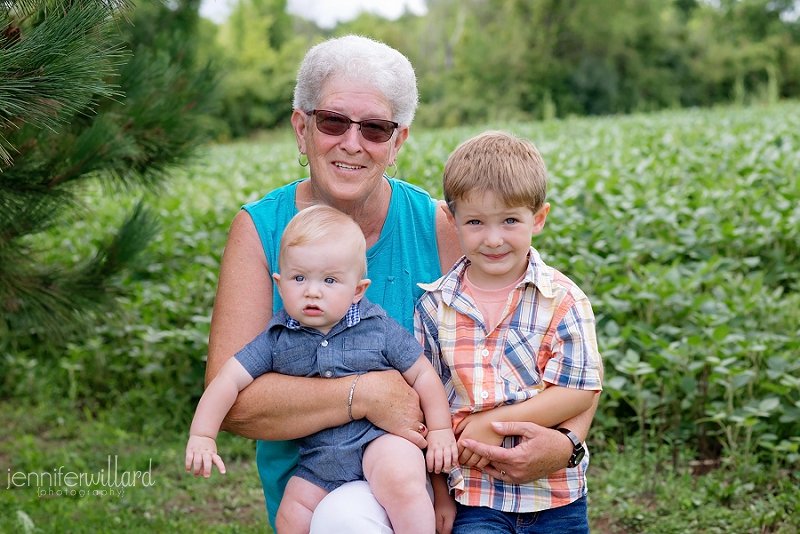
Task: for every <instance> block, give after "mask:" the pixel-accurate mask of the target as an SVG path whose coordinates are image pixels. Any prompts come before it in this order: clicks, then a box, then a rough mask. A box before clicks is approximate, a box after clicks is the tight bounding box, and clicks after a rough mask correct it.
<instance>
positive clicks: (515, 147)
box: [415, 132, 602, 534]
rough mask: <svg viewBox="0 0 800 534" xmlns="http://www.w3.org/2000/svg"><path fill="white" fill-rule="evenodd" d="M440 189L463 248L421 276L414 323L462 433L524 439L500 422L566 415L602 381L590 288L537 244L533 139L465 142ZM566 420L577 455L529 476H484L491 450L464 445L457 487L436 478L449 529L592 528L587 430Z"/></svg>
mask: <svg viewBox="0 0 800 534" xmlns="http://www.w3.org/2000/svg"><path fill="white" fill-rule="evenodd" d="M443 189H444V196H445V200H446V201H447V204H448V207H449V211H450V213H449V215H448V217H449V219H450V221H451V223H452V224H454V225H455V226H456V229H457V230H458V235H459V241H460V244H461V249H462V251H463V253H464V256H463V257H462V258H461V260H459V261H458V263H456V265H455V266H454V267H453V268H452V269H451V270H450V272H448V273H447V274H446V275H444V276H443V277H442V278H440V279H439V280H437V281H436V282H434V283H432V284H421V285H420V287H422V288H423V289H425V290H426V293H425V294H424V295H423V296H422V298H421V299H420V301H419V302H418V303H417V308H416V312H415V331H416V333H417V337H418V339H419V340H420V341H421V342H422V343H423V346H424V349H425V355H426V356H428V357H429V358H430V360H431V361H432V362H433V365H434V367H435V368H436V369H437V371H438V372H439V373H440V375H441V377H442V382H443V383H444V385H445V390H446V391H447V394H448V398H449V401H450V408H451V412H452V414H453V428H454V430H455V433H456V436H458V437H459V440H460V439H464V438H470V439H475V440H477V441H480V442H484V443H488V444H492V445H500V444H502V445H503V446H504V447H513V446H514V445H516V444H517V442H518V438H517V437H516V436H510V437H506V438H504V437H503V436H500V435H499V434H497V433H495V432H494V431H493V429H492V425H491V423H492V422H496V421H530V422H533V423H536V424H539V425H542V426H548V427H551V426H554V425H558V424H559V423H561V422H562V421H565V420H567V419H570V418H572V417H574V416H576V415H578V414H580V413H582V412H584V411H586V410H587V409H588V408H589V407H590V406H591V404H592V402H593V400H594V396H595V394H597V393H598V392H599V391H600V390H601V389H602V388H601V360H600V355H599V353H598V350H597V342H596V336H595V325H594V315H593V313H592V308H591V306H590V304H589V301H588V299H587V298H586V295H585V294H584V293H583V292H582V291H581V290H580V289H579V288H578V287H577V286H576V285H575V284H574V283H572V282H571V281H570V280H569V279H567V278H566V277H565V276H564V275H562V274H561V273H559V272H558V271H556V270H555V269H553V268H551V267H548V266H547V265H545V264H544V263H543V262H542V260H541V258H540V257H539V253H538V252H537V251H536V250H535V249H534V248H533V247H531V238H532V237H533V236H534V235H536V234H538V233H539V232H541V231H542V228H543V227H544V224H545V219H546V218H547V214H548V212H549V210H550V205H549V204H548V203H546V202H545V192H546V170H545V166H544V162H543V161H542V158H541V156H540V155H539V153H538V151H537V150H536V148H535V147H534V146H533V145H532V144H531V143H529V142H527V141H524V140H522V139H518V138H516V137H514V136H512V135H509V134H506V133H503V132H486V133H484V134H482V135H479V136H477V137H475V138H473V139H470V140H468V141H466V142H465V143H463V144H462V145H460V146H459V147H458V148H456V150H455V151H454V152H453V154H452V155H451V156H450V158H449V159H448V161H447V164H446V165H445V170H444V181H443ZM559 430H560V431H561V432H562V433H564V434H566V435H567V436H568V437H569V438H570V439H571V440H572V441H573V443H574V449H575V454H574V455H573V458H572V459H571V460H570V464H575V465H569V468H567V469H564V470H563V471H559V472H557V473H555V474H553V475H550V476H549V477H546V478H543V479H540V480H537V481H534V482H532V483H529V484H512V483H510V482H508V481H504V480H502V472H501V478H500V479H495V478H493V477H491V476H489V475H487V474H486V473H485V472H483V471H481V468H482V467H484V466H486V465H487V464H488V463H489V461H488V460H487V459H485V458H481V457H480V456H478V455H476V454H474V453H472V452H471V451H469V450H468V449H465V448H464V447H463V446H461V445H459V452H460V457H459V461H460V463H461V470H460V471H461V472H460V473H459V470H458V469H454V470H453V472H451V474H450V480H449V488H448V482H447V481H445V479H444V477H442V476H435V477H433V478H434V480H433V484H434V492H435V499H434V503H435V507H436V514H437V521H440V525H442V524H443V525H444V526H445V527H446V526H449V525H447V523H449V521H451V520H452V517H453V515H454V514H455V522H454V523H453V534H465V533H479V532H480V533H486V532H533V530H527V529H532V528H533V524H534V523H535V524H536V529H537V530H536V532H586V533H588V532H589V527H588V519H587V516H586V498H585V496H586V479H585V470H586V467H587V465H588V457H586V458H584V459H583V461H581V458H582V455H583V447H582V445H581V443H580V440H578V439H577V437H575V435H574V434H572V433H571V432H570V431H569V430H567V429H561V428H559ZM565 467H567V466H565ZM461 475H463V477H462V476H461ZM448 490H453V491H454V494H455V499H456V501H457V504H456V505H455V507H456V509H457V513H456V511H455V510H453V506H454V504H453V500H452V498H450V499H448V498H447V496H448ZM448 518H449V519H448ZM441 522H443V523H441ZM520 525H528V526H527V527H525V529H523V530H516V528H519V526H520ZM440 528H441V527H440ZM443 530H446V528H444V529H443Z"/></svg>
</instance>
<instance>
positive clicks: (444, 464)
mask: <svg viewBox="0 0 800 534" xmlns="http://www.w3.org/2000/svg"><path fill="white" fill-rule="evenodd" d="M425 459H426V460H427V464H428V471H429V472H431V473H436V474H439V473H443V472H444V473H447V472H448V471H450V468H451V467H453V464H455V463H456V461H457V460H458V446H457V445H456V437H455V436H454V435H453V430H452V429H450V428H442V429H440V430H428V451H427V452H426V453H425Z"/></svg>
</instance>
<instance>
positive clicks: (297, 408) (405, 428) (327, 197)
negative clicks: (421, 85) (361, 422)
mask: <svg viewBox="0 0 800 534" xmlns="http://www.w3.org/2000/svg"><path fill="white" fill-rule="evenodd" d="M416 105H417V88H416V78H415V76H414V70H413V68H412V67H411V64H410V63H409V62H408V60H407V59H406V58H405V57H404V56H403V55H402V54H400V53H399V52H397V51H396V50H394V49H392V48H390V47H388V46H386V45H384V44H382V43H378V42H376V41H372V40H370V39H367V38H363V37H357V36H347V37H342V38H338V39H332V40H329V41H325V42H323V43H321V44H319V45H317V46H315V47H313V48H312V49H311V50H310V51H309V52H308V54H307V55H306V57H305V59H304V60H303V62H302V64H301V65H300V71H299V73H298V77H297V86H296V88H295V96H294V112H293V114H292V126H293V128H294V132H295V136H296V138H297V144H298V148H299V151H300V156H299V160H300V162H301V165H305V164H304V163H303V161H302V160H303V158H305V157H307V158H308V159H307V161H308V163H307V165H308V167H309V174H310V177H309V178H307V179H305V180H300V181H297V182H294V183H290V184H288V185H286V186H283V187H280V188H278V189H276V190H275V191H273V192H271V193H269V194H268V195H267V196H265V197H264V198H263V199H261V200H260V201H258V202H254V203H252V204H248V205H246V206H244V208H243V210H242V211H240V212H239V213H238V214H237V215H236V217H235V218H234V220H233V223H232V225H231V228H230V235H229V237H228V242H227V245H226V247H225V252H224V255H223V258H222V266H221V270H220V277H219V287H218V290H217V298H216V302H215V304H214V314H213V319H212V322H211V335H210V341H209V355H208V367H207V372H206V381H207V382H208V381H210V380H211V379H212V378H213V377H214V376H215V375H216V374H217V372H218V371H219V369H220V368H221V367H222V365H223V364H224V363H225V362H226V361H227V360H228V359H229V358H230V357H231V356H233V355H234V354H235V353H236V352H237V351H238V350H239V349H241V348H242V347H244V345H245V344H246V343H247V342H249V341H250V340H251V339H253V338H254V337H255V336H256V335H257V334H258V333H259V332H261V331H262V330H263V329H264V328H265V327H266V325H267V323H268V322H269V320H270V318H271V317H272V314H273V313H274V312H275V311H276V310H278V309H279V308H280V307H281V306H282V303H281V300H280V296H279V295H278V293H277V291H275V289H274V287H273V281H272V273H273V272H274V271H275V270H276V269H277V266H278V249H279V245H280V242H279V241H280V235H281V233H282V232H283V229H284V227H285V226H286V224H288V222H289V220H290V219H291V218H292V217H293V216H294V215H295V214H296V213H297V212H298V211H299V210H302V209H304V208H306V207H308V206H311V205H314V204H327V205H329V206H333V207H335V208H337V209H339V210H341V211H343V212H345V213H347V214H349V215H350V216H351V217H352V218H353V219H354V220H355V221H356V222H357V223H358V224H359V226H360V227H361V229H362V230H363V232H364V236H365V238H366V242H367V248H368V250H367V261H368V269H369V278H370V279H371V280H372V285H370V287H369V289H368V291H367V298H369V299H370V300H371V301H372V302H374V303H377V304H379V305H381V306H383V308H384V309H386V311H387V312H388V314H389V315H391V316H392V317H394V318H395V319H396V320H397V321H398V322H400V323H401V324H402V325H404V326H405V327H406V328H408V329H409V330H412V328H413V310H414V303H415V301H416V299H417V298H418V297H419V296H420V295H421V293H422V291H421V290H420V289H419V288H418V287H417V283H418V282H430V281H432V280H436V279H437V278H439V277H440V276H441V275H442V273H443V272H447V271H448V270H449V269H450V267H451V266H452V265H453V263H454V262H455V261H456V260H457V259H458V258H459V257H460V255H461V252H460V250H459V248H458V239H457V235H456V232H455V229H454V228H453V227H452V226H450V225H449V223H448V222H447V218H446V214H445V211H444V204H443V203H442V202H437V201H435V200H432V199H431V197H430V196H429V195H428V194H427V193H425V192H424V191H422V190H421V189H419V188H417V187H414V186H412V185H410V184H408V183H406V182H403V181H400V180H395V179H393V178H390V177H389V176H387V175H386V170H387V168H392V171H393V172H392V176H393V175H394V173H395V172H396V167H395V162H396V160H397V154H398V153H399V151H400V148H401V147H402V146H403V143H404V142H405V140H406V139H407V138H408V133H409V125H410V124H411V122H412V120H413V118H414V112H415V109H416ZM353 383H354V382H353V380H352V378H349V377H345V378H325V377H324V376H321V377H313V378H297V377H289V376H284V375H279V374H275V373H268V374H266V375H263V376H261V377H260V378H258V379H256V380H255V381H254V382H253V383H252V384H251V385H250V386H249V387H247V388H246V389H245V390H243V391H242V392H241V394H240V395H239V398H238V400H237V402H236V404H235V405H234V407H233V408H232V409H231V411H230V413H229V414H228V416H227V418H226V421H225V423H224V425H223V428H224V429H225V430H227V431H229V432H233V433H235V434H239V435H241V436H245V437H249V438H252V439H258V440H263V441H259V442H258V445H257V452H256V456H257V463H258V470H259V474H260V476H261V480H262V484H263V486H264V495H265V497H266V501H267V509H268V512H269V518H270V522H271V523H272V524H273V526H274V521H275V513H276V511H277V509H278V505H279V503H280V499H281V495H282V493H283V488H284V486H285V484H286V481H287V480H288V478H289V477H290V476H291V474H292V470H293V468H294V466H295V465H296V461H297V448H296V446H295V445H294V443H293V442H291V441H285V440H291V439H294V438H298V437H301V436H307V435H309V434H312V433H314V432H317V431H319V430H321V429H324V428H330V427H333V426H339V425H342V424H345V423H346V422H347V421H349V417H350V414H352V417H354V418H367V419H368V420H369V421H371V422H372V423H374V424H375V425H377V426H379V427H381V428H383V429H384V430H386V431H388V432H390V433H393V434H396V435H398V436H401V437H404V438H406V439H408V440H410V441H412V442H413V443H415V444H416V445H417V446H419V447H421V448H422V447H424V446H425V445H426V442H425V437H424V429H425V427H424V426H423V425H422V420H421V418H422V413H421V411H420V409H419V402H418V399H417V396H416V394H415V393H414V392H413V390H412V389H411V388H410V387H409V386H408V385H407V384H406V382H405V381H404V380H403V378H402V376H401V375H400V374H399V373H397V372H394V371H383V372H373V373H367V374H365V375H362V376H361V378H360V379H359V381H358V383H357V388H353V387H352V386H353ZM593 413H594V412H593V410H590V411H589V412H587V413H585V414H583V415H582V416H580V417H578V418H576V419H575V420H572V421H569V422H566V423H565V425H566V426H569V428H570V429H572V430H573V432H575V433H576V434H577V435H578V436H579V437H580V438H581V439H584V438H585V437H586V433H587V432H588V429H589V425H590V423H591V419H592V416H593ZM505 425H506V426H505V428H503V429H501V430H500V432H501V433H506V434H508V435H512V434H515V435H521V436H523V439H522V441H521V443H520V445H518V446H517V447H515V448H513V449H501V448H499V447H489V446H486V445H484V444H479V443H474V442H467V443H465V445H468V448H470V449H471V450H474V451H475V452H477V453H478V454H481V455H483V456H486V457H487V458H489V459H491V460H492V464H490V465H489V466H487V467H486V471H487V472H488V473H490V474H491V475H493V476H496V477H502V478H503V479H504V480H508V481H511V482H523V481H524V482H527V481H531V480H535V479H538V478H541V477H542V476H545V475H547V474H549V473H552V472H555V471H557V470H560V469H562V468H564V467H566V466H567V464H568V463H569V461H570V458H571V457H572V455H573V450H574V446H573V443H572V442H571V441H570V440H569V439H568V438H567V437H565V435H564V434H562V433H560V432H557V431H555V430H551V429H546V428H542V427H538V426H536V425H533V424H531V423H508V424H505ZM315 531H317V532H326V533H331V532H348V533H354V532H355V533H359V532H364V533H367V532H369V533H375V532H391V526H390V525H389V522H388V519H387V517H386V515H385V513H383V511H382V509H381V508H380V506H379V505H377V502H376V501H375V499H374V497H373V496H372V495H371V494H370V493H369V486H368V485H367V484H366V483H364V482H351V483H348V484H345V485H343V486H341V487H340V488H338V489H336V490H335V491H333V492H332V493H331V494H330V495H328V497H326V498H325V499H324V500H323V502H322V503H321V504H320V505H319V507H318V508H317V511H316V512H315V514H314V521H313V523H312V532H315Z"/></svg>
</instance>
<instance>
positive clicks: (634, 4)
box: [217, 0, 800, 135]
mask: <svg viewBox="0 0 800 534" xmlns="http://www.w3.org/2000/svg"><path fill="white" fill-rule="evenodd" d="M284 4H285V2H266V0H258V1H257V0H242V2H241V3H240V4H239V6H238V7H237V10H236V11H235V12H234V14H233V15H232V16H231V19H230V20H229V21H228V22H227V23H226V24H225V25H224V26H223V27H222V29H221V33H220V39H219V40H218V41H217V43H218V45H219V46H221V47H222V50H223V52H222V55H223V57H225V61H224V63H225V64H227V65H232V68H231V77H230V79H229V80H228V81H227V82H226V84H225V93H226V97H225V102H226V104H225V111H224V112H223V113H224V118H225V120H226V121H227V122H228V123H229V124H231V131H232V133H233V134H234V135H243V134H247V133H249V132H250V131H252V130H253V129H256V128H263V127H270V126H271V125H273V124H277V123H278V120H279V118H280V117H283V116H286V115H287V114H288V106H289V101H290V92H291V91H290V86H291V81H292V80H293V76H294V74H295V72H296V68H297V62H298V61H299V58H300V57H301V56H302V50H298V48H297V47H298V46H299V47H300V48H307V47H308V45H310V44H312V43H313V42H314V41H315V40H318V39H321V38H324V37H327V36H329V35H331V34H333V35H342V34H345V33H358V34H361V35H367V36H369V37H373V38H376V39H379V40H381V41H384V42H386V43H388V44H390V45H392V46H394V47H395V48H397V49H398V50H400V51H402V52H403V53H404V54H406V55H407V56H408V57H409V59H411V62H412V64H413V65H414V67H415V69H416V72H417V77H418V80H419V89H420V101H421V106H420V110H419V112H418V114H417V121H418V122H417V123H418V124H421V125H423V126H453V125H458V124H472V123H476V122H484V121H490V120H496V119H500V120H509V119H537V118H551V117H554V116H568V115H571V114H576V115H586V114H589V115H592V114H596V115H597V114H614V113H629V112H635V111H647V110H653V109H661V108H671V107H681V106H708V105H713V104H716V103H723V102H730V101H733V102H739V103H742V104H747V103H752V102H765V103H766V102H774V101H776V100H778V99H780V98H786V97H797V96H800V46H799V45H798V44H797V43H798V42H800V23H798V14H800V7H798V2H796V1H792V0H778V1H772V0H720V1H719V2H707V1H703V2H700V1H698V0H428V2H427V7H428V12H427V14H426V15H424V16H415V15H412V14H405V15H403V16H402V17H400V18H399V19H397V20H396V21H390V20H386V19H383V18H381V17H378V16H376V15H372V14H362V15H360V16H359V17H358V18H356V19H355V20H353V21H349V22H346V23H343V24H339V25H338V26H337V27H336V28H334V30H333V31H323V30H320V29H319V28H316V30H315V29H314V26H313V24H311V23H305V24H301V22H300V20H299V19H297V18H294V19H289V18H286V15H285V14H284V13H283V11H282V10H283V8H284ZM280 17H284V18H283V19H280ZM279 20H280V22H276V21H279ZM276 27H279V28H281V29H282V31H283V33H282V40H278V42H283V43H287V42H291V43H292V48H291V51H290V52H285V51H284V48H281V47H280V46H278V45H276V44H275V41H276V40H275V39H272V38H271V35H272V33H271V32H272V31H273V30H274V29H275V28H276ZM292 35H302V36H303V38H304V39H303V40H302V41H298V40H296V38H293V37H292ZM284 47H285V45H284Z"/></svg>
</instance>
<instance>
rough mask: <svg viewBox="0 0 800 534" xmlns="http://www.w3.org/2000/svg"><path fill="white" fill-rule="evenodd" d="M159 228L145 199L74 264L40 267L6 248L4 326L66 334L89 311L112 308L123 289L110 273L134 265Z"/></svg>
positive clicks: (0, 276)
mask: <svg viewBox="0 0 800 534" xmlns="http://www.w3.org/2000/svg"><path fill="white" fill-rule="evenodd" d="M156 231H157V224H156V221H155V218H154V216H153V215H151V213H150V212H149V211H148V210H146V209H145V208H144V207H143V204H142V203H141V202H140V203H139V204H138V205H137V206H136V207H135V208H134V210H133V211H132V212H131V213H130V215H129V216H128V218H127V219H126V220H125V222H124V223H123V224H122V225H121V226H120V228H119V230H118V231H117V233H116V234H115V235H114V236H113V237H112V238H111V239H109V240H107V242H106V243H105V244H104V245H102V246H101V247H100V248H99V250H98V252H97V253H96V254H95V256H94V257H93V258H92V259H91V260H90V261H88V262H86V263H85V264H83V265H80V266H77V267H75V268H73V269H72V270H64V269H38V268H37V267H35V264H34V263H33V259H32V257H31V256H30V255H26V256H25V257H23V256H22V255H21V254H19V253H18V252H19V251H13V250H10V249H7V248H6V249H3V248H0V321H2V322H3V323H4V326H5V328H2V327H0V329H5V330H7V331H9V332H17V333H19V334H22V335H28V334H30V333H34V332H36V333H46V334H47V335H48V336H54V337H57V338H64V337H65V336H68V335H69V333H70V332H73V331H74V330H75V328H77V327H78V326H80V324H82V323H83V322H84V320H85V318H86V316H87V315H90V314H93V313H99V312H109V311H112V310H113V309H114V307H115V305H114V299H115V297H116V296H117V295H118V294H120V292H121V290H120V289H119V288H117V287H115V286H112V285H109V283H108V282H109V279H111V278H113V277H114V276H116V275H118V274H120V272H122V271H123V270H124V269H127V268H130V267H131V266H132V264H133V263H134V261H135V258H136V257H137V255H139V254H140V253H141V252H142V251H143V250H144V249H145V248H146V247H147V243H148V242H149V241H150V240H151V239H152V237H153V235H155V233H156Z"/></svg>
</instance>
